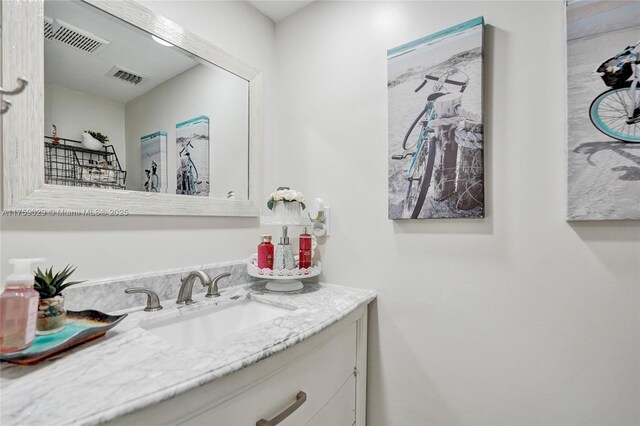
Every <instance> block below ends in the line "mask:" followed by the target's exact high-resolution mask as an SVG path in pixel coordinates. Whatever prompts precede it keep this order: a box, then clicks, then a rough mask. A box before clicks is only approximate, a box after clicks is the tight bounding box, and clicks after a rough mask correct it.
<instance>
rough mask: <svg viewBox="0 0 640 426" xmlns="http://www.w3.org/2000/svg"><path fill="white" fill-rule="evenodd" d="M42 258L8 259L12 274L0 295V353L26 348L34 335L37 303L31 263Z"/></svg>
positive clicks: (37, 296) (38, 296) (41, 260)
mask: <svg viewBox="0 0 640 426" xmlns="http://www.w3.org/2000/svg"><path fill="white" fill-rule="evenodd" d="M35 262H44V259H10V260H9V263H11V264H12V265H14V271H13V273H12V274H10V275H9V276H8V277H7V279H6V282H5V287H6V288H5V289H4V291H3V292H2V294H1V295H0V353H6V352H15V351H20V350H22V349H25V348H28V347H29V346H31V344H32V343H33V340H34V339H35V336H36V320H37V317H38V300H39V299H40V295H39V294H38V292H37V291H35V290H34V289H33V281H34V278H33V272H32V271H31V264H32V263H35Z"/></svg>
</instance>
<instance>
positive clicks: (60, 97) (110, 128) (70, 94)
mask: <svg viewBox="0 0 640 426" xmlns="http://www.w3.org/2000/svg"><path fill="white" fill-rule="evenodd" d="M52 124H55V125H56V126H57V127H58V137H61V138H66V139H73V140H76V141H78V140H82V133H83V132H84V131H85V130H93V131H96V132H100V133H102V134H104V135H107V136H109V145H113V148H114V149H115V150H116V154H117V155H118V159H119V160H120V164H123V165H124V164H125V163H124V161H125V157H126V152H125V137H124V104H123V103H121V102H117V101H112V100H110V99H106V98H101V97H99V96H93V95H90V94H88V93H83V92H78V91H77V90H73V89H69V88H67V87H62V86H58V85H56V84H46V85H45V88H44V135H45V136H51V125H52Z"/></svg>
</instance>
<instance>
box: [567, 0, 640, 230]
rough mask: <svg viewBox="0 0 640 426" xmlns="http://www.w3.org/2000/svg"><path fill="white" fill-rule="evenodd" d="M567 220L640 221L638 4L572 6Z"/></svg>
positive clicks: (583, 0)
mask: <svg viewBox="0 0 640 426" xmlns="http://www.w3.org/2000/svg"><path fill="white" fill-rule="evenodd" d="M566 13H567V72H568V79H567V80H568V81H567V89H568V108H567V112H568V174H567V175H568V197H567V199H568V208H567V217H568V219H569V220H606V219H640V85H638V79H639V78H640V67H639V64H638V57H639V55H640V46H639V45H638V43H639V42H640V2H638V1H588V0H580V1H574V0H570V1H568V2H567V6H566Z"/></svg>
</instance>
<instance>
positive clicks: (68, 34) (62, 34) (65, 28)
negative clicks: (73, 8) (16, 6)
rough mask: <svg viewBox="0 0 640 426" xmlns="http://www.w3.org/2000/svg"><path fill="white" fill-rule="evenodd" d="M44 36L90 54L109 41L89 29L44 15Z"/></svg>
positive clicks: (102, 47)
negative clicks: (82, 28)
mask: <svg viewBox="0 0 640 426" xmlns="http://www.w3.org/2000/svg"><path fill="white" fill-rule="evenodd" d="M44 38H45V40H51V41H57V42H59V43H62V44H66V45H67V46H71V47H73V48H75V49H78V50H82V51H83V52H86V53H92V54H96V53H98V52H99V51H101V50H102V49H104V48H105V47H106V46H107V45H109V44H110V42H109V41H107V40H105V39H102V38H100V37H98V36H96V35H94V34H91V33H90V32H89V31H85V30H81V29H80V28H76V27H74V26H73V25H71V24H67V23H66V22H64V21H61V20H59V19H51V18H48V17H46V16H45V17H44Z"/></svg>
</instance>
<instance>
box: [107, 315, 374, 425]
mask: <svg viewBox="0 0 640 426" xmlns="http://www.w3.org/2000/svg"><path fill="white" fill-rule="evenodd" d="M366 340H367V306H366V305H365V306H361V307H359V308H358V309H356V310H355V311H353V312H351V313H350V314H349V315H347V316H346V317H345V318H343V319H342V320H340V321H338V322H337V323H335V324H333V325H331V326H330V327H328V328H326V329H325V330H323V331H321V332H319V333H318V334H316V335H314V336H311V337H309V338H308V339H306V340H304V341H302V342H300V343H298V344H296V345H294V346H292V347H289V348H288V349H285V350H284V351H282V352H279V353H277V354H275V355H273V356H270V357H268V358H266V359H264V360H262V361H259V362H257V363H255V364H253V365H251V366H248V367H246V368H243V369H241V370H238V371H236V372H235V373H232V374H230V375H228V376H225V377H222V378H220V379H217V380H214V381H212V382H210V383H207V384H204V385H202V386H200V387H198V388H196V389H192V390H190V391H187V392H185V393H182V394H180V395H177V396H176V397H174V398H172V399H169V400H166V401H163V402H160V403H158V404H154V405H151V406H148V407H147V408H144V409H142V410H140V411H137V412H134V413H131V414H128V415H125V416H123V417H120V418H117V419H115V420H114V421H112V422H111V424H113V425H137V426H139V425H175V424H180V425H259V426H268V425H274V424H282V425H331V426H337V425H345V426H351V425H354V424H355V425H364V424H365V408H366V359H367V354H366V350H367V341H366ZM149 380H153V379H152V378H150V379H149ZM287 414H288V415H287ZM285 415H286V417H285ZM278 417H280V420H281V422H280V423H276V422H273V420H275V419H278ZM282 417H285V418H282Z"/></svg>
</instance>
